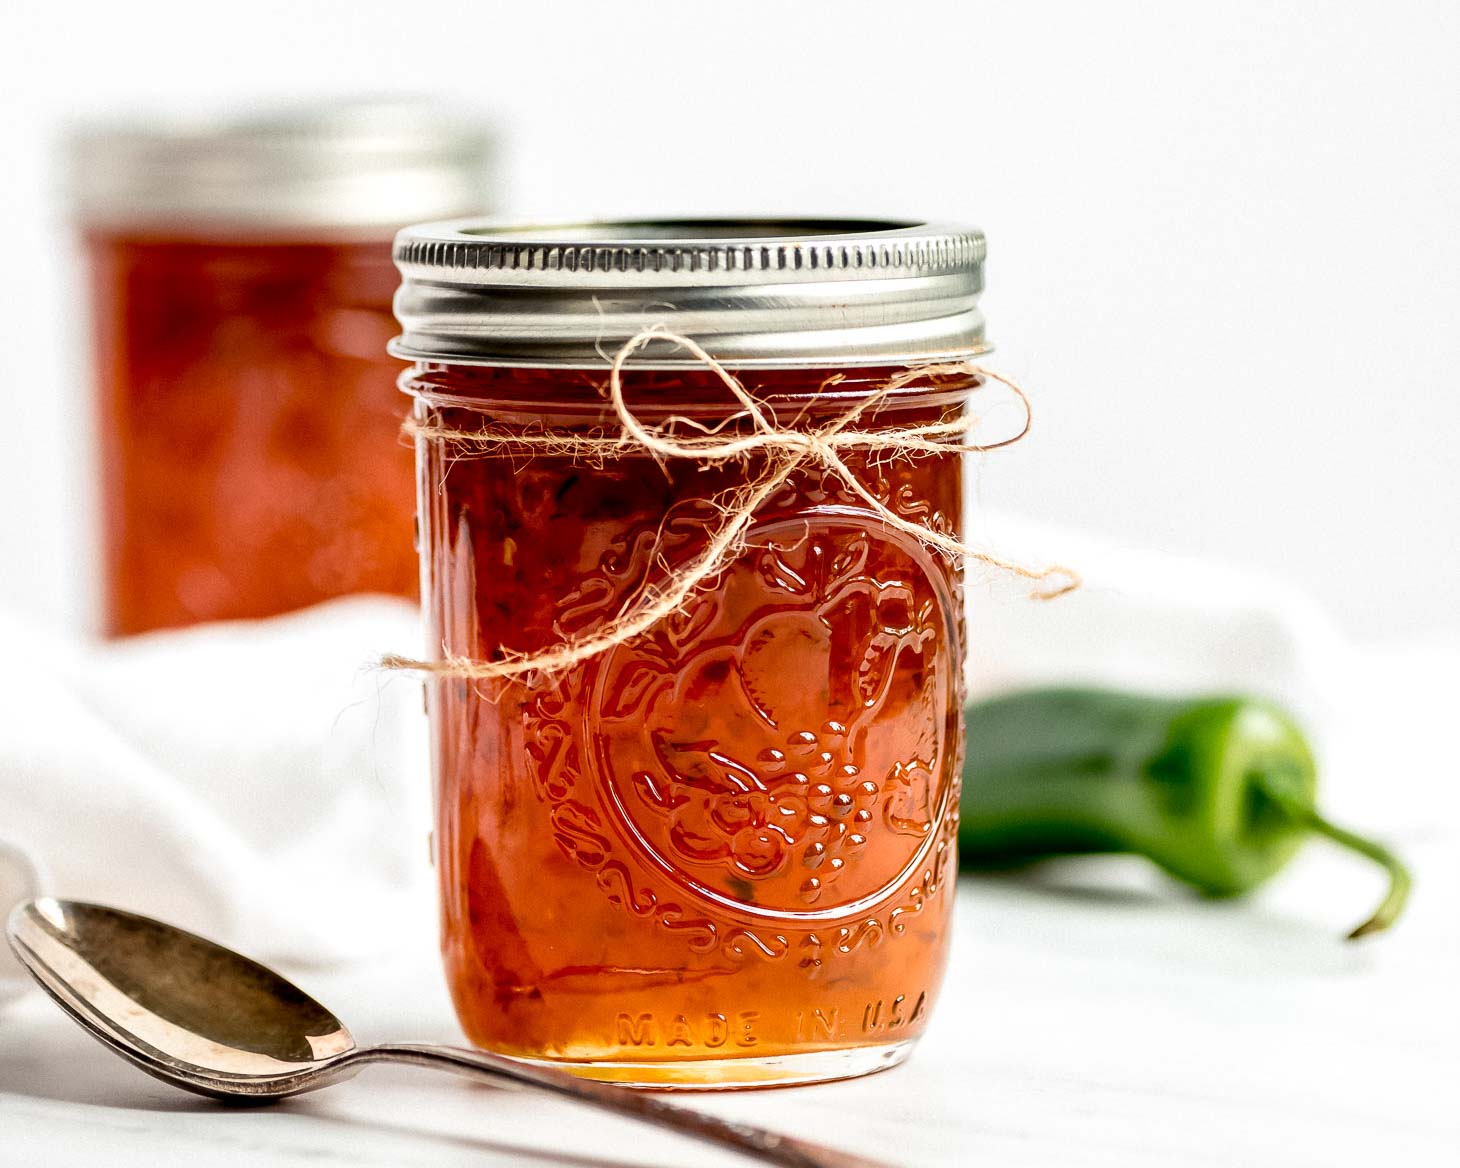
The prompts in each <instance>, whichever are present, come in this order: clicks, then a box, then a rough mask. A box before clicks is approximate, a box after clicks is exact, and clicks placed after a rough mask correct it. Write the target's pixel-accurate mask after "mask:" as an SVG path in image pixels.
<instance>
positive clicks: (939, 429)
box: [381, 325, 1080, 680]
mask: <svg viewBox="0 0 1460 1168" xmlns="http://www.w3.org/2000/svg"><path fill="white" fill-rule="evenodd" d="M654 341H668V342H671V343H673V344H675V345H678V346H679V347H680V348H682V349H685V350H686V351H688V352H689V353H690V354H691V355H693V356H694V357H695V358H696V359H697V360H699V361H701V362H702V363H703V364H704V365H705V367H706V368H708V369H710V370H712V371H713V372H714V374H715V375H716V376H717V377H718V378H719V379H720V381H721V382H722V383H723V384H724V385H725V387H726V388H727V389H728V390H729V391H730V392H731V394H733V395H734V397H735V400H736V401H737V402H739V404H740V406H741V412H740V413H739V414H737V415H735V417H733V418H731V419H727V420H726V421H725V422H722V423H720V424H719V425H717V426H714V427H707V426H705V425H703V424H701V423H698V422H695V421H693V420H692V419H687V418H674V419H670V420H669V421H668V422H666V423H665V424H663V425H657V426H651V425H646V424H645V423H644V422H642V421H641V420H640V419H639V418H638V416H637V415H636V414H635V413H634V411H633V410H632V409H631V408H630V406H629V404H628V402H627V400H626V399H625V396H624V386H623V370H624V366H625V364H626V363H627V362H628V360H629V358H630V357H632V356H633V355H634V354H635V353H637V352H638V351H639V350H640V349H642V348H644V347H645V346H646V345H648V344H650V343H651V342H654ZM950 375H964V376H968V375H973V376H976V377H978V378H979V379H980V383H981V384H987V383H988V382H990V381H993V382H997V383H999V384H1000V385H1003V386H1005V387H1006V388H1007V389H1009V390H1010V391H1011V392H1012V393H1013V394H1014V396H1015V397H1017V398H1018V399H1019V402H1020V404H1021V405H1023V407H1024V425H1023V426H1022V427H1021V428H1020V430H1019V432H1018V433H1017V434H1015V435H1013V436H1012V437H1009V438H1005V439H1002V440H1000V441H998V442H993V443H989V444H986V445H978V444H974V443H969V442H963V441H960V440H959V437H960V435H962V434H964V433H966V432H967V430H968V428H969V424H970V423H969V422H968V421H967V420H965V419H962V418H958V419H953V420H951V421H947V422H932V423H927V424H923V425H914V426H901V427H893V428H881V429H857V430H853V429H851V428H850V427H851V426H853V425H854V424H855V423H856V422H857V421H858V420H859V419H860V418H861V417H862V416H863V415H864V414H866V413H867V411H868V410H870V409H872V408H873V407H874V406H876V405H877V404H879V403H880V402H881V401H883V400H884V399H885V398H886V397H887V396H888V395H889V394H891V393H893V392H895V391H896V390H899V389H903V388H905V387H907V386H908V385H911V384H914V383H916V382H918V381H923V380H925V379H928V378H935V377H940V376H950ZM608 399H609V404H610V405H611V406H612V407H613V411H614V415H615V416H616V418H617V420H618V423H619V427H620V432H619V433H618V434H617V435H582V434H565V433H554V432H545V433H534V434H520V433H518V434H508V433H501V432H493V431H490V430H478V431H470V430H456V429H452V428H449V427H441V426H430V425H421V424H419V423H416V422H414V421H411V422H407V423H406V429H407V430H408V431H409V432H411V433H414V434H416V435H417V436H424V437H430V438H436V439H442V440H449V441H457V442H462V443H466V444H468V445H474V446H477V447H479V448H481V449H487V450H492V449H497V450H507V449H515V450H524V451H528V452H532V453H550V454H557V455H567V456H571V457H576V458H586V459H591V460H595V461H599V460H603V459H606V458H613V457H621V456H623V455H624V454H626V453H632V452H639V453H648V454H651V455H653V456H654V457H655V458H656V459H661V460H669V459H682V458H688V459H693V460H695V461H697V462H699V463H700V464H702V465H716V464H719V463H724V462H730V461H735V460H746V459H748V458H750V457H751V456H760V457H761V458H762V459H763V460H764V462H765V469H764V471H762V472H761V473H760V474H758V475H756V476H755V477H753V478H752V479H751V480H750V481H748V482H746V483H744V484H743V485H741V486H739V487H737V488H735V489H734V490H732V491H730V492H729V493H728V494H727V495H726V496H724V497H723V499H722V500H720V501H718V504H717V505H718V507H719V509H720V511H721V513H722V514H723V515H724V517H725V519H724V522H723V523H722V524H720V526H719V527H718V528H716V529H715V530H714V531H712V533H711V535H710V538H709V540H708V541H707V542H706V544H705V546H704V548H703V549H702V550H701V551H700V552H699V553H698V554H697V555H696V556H694V558H693V559H691V560H690V561H689V562H688V563H686V564H683V565H681V566H680V567H678V568H676V569H674V570H673V571H672V572H670V573H669V575H668V576H667V577H666V578H665V579H664V580H662V581H660V582H657V583H651V584H648V585H646V586H645V587H644V588H642V589H640V590H639V592H638V593H637V594H636V596H635V600H634V602H633V603H632V604H631V605H630V606H629V607H627V608H625V609H624V610H623V611H622V612H620V613H619V614H618V615H617V616H616V617H614V618H613V619H612V620H610V621H608V622H607V623H605V624H603V625H601V626H600V627H599V628H597V629H596V630H594V631H592V632H591V633H588V634H585V635H582V636H577V637H569V638H566V639H564V640H563V641H562V642H561V643H559V644H558V645H556V646H554V647H552V648H550V649H546V650H543V651H542V652H538V653H506V654H504V655H503V657H502V659H501V660H497V661H480V660H477V659H475V658H470V657H460V656H446V657H444V658H442V659H441V660H436V661H416V660H412V659H410V658H405V657H397V656H389V657H385V658H383V659H382V661H381V664H382V665H384V666H385V667H386V668H390V669H411V670H418V671H421V672H424V673H431V674H435V675H438V676H447V677H460V678H470V679H473V680H492V679H504V678H518V677H522V676H524V675H527V674H553V673H557V672H560V671H562V670H564V669H568V668H571V667H572V666H574V665H578V664H581V663H582V662H584V661H587V660H589V659H590V658H592V657H596V656H598V655H599V654H600V653H604V652H606V651H607V650H609V649H612V648H614V647H615V646H617V645H622V644H623V643H624V642H626V641H630V640H632V639H633V638H635V637H637V636H639V635H640V634H641V633H645V632H647V631H648V630H649V629H651V628H653V627H654V626H655V625H657V624H658V623H659V622H660V621H662V620H665V619H666V618H667V617H670V616H672V615H673V614H674V613H676V612H679V611H681V610H682V609H683V607H684V606H685V604H686V603H688V601H689V600H690V598H691V597H692V596H693V595H694V594H695V593H696V592H697V591H698V590H699V589H701V588H702V587H704V586H705V584H706V583H708V582H709V581H711V580H713V579H714V578H715V577H717V576H718V575H719V574H720V573H721V572H722V571H723V570H724V569H725V568H727V567H728V566H729V565H730V563H731V562H732V561H734V559H735V558H736V557H737V556H738V555H739V554H740V552H741V551H742V550H743V548H744V546H745V538H746V535H747V534H748V532H749V530H750V527H751V526H752V524H753V523H754V522H755V518H756V515H757V513H758V511H759V509H760V507H761V506H762V505H763V504H764V503H765V502H766V501H767V500H769V499H770V498H772V497H773V496H774V495H775V493H776V492H777V491H778V490H780V489H781V487H783V486H784V485H785V484H786V482H787V481H788V480H789V479H790V478H791V476H792V475H793V474H795V473H796V472H797V471H799V470H801V469H803V468H804V467H807V466H820V467H821V468H822V469H824V470H825V471H827V472H829V473H830V474H832V475H834V476H835V477H836V478H837V479H839V480H840V481H841V482H842V483H843V484H845V486H846V487H847V489H848V490H850V491H851V492H852V493H853V494H854V495H855V496H856V497H857V498H859V499H861V500H862V502H863V503H865V504H866V506H867V508H868V509H869V510H870V511H872V512H873V513H874V514H875V515H876V516H877V517H878V518H879V519H880V520H881V521H882V522H883V523H885V524H886V525H887V526H888V527H892V528H895V529H896V530H898V531H902V532H905V533H906V534H908V535H911V536H913V537H914V538H915V539H917V540H918V541H919V542H921V543H922V544H924V545H925V546H926V547H929V548H931V549H933V550H935V551H938V552H942V553H943V554H945V555H947V556H950V557H953V558H955V559H959V560H965V561H966V560H973V561H976V562H978V563H981V564H985V565H987V566H988V567H991V568H995V569H997V570H999V571H1002V572H1007V573H1010V574H1011V575H1015V576H1019V577H1022V578H1023V579H1026V580H1029V581H1032V582H1033V583H1034V584H1035V585H1036V587H1035V588H1034V589H1033V590H1032V591H1031V592H1030V594H1029V595H1030V597H1031V598H1032V599H1035V600H1053V599H1054V598H1055V597H1058V596H1063V595H1065V594H1066V593H1067V592H1072V591H1074V590H1075V589H1076V588H1078V587H1079V586H1080V577H1079V575H1078V574H1077V573H1076V572H1075V571H1073V570H1072V569H1070V568H1066V567H1063V566H1061V565H1052V566H1049V567H1045V568H1031V567H1028V566H1026V565H1024V564H1020V563H1017V562H1016V561H1013V560H1008V559H1004V558H1002V557H1000V556H996V555H993V554H992V553H991V552H988V551H985V550H983V549H981V548H977V547H972V546H970V545H969V544H966V543H964V542H963V541H962V540H960V539H957V538H955V537H954V536H952V535H948V534H947V533H945V532H941V531H938V530H936V529H935V528H933V527H931V526H929V525H927V524H925V523H919V522H916V521H914V520H910V519H906V518H904V517H903V516H901V515H898V514H897V513H896V512H895V511H893V510H892V509H891V508H890V507H888V506H887V505H886V504H885V503H883V502H882V500H880V499H878V498H877V496H876V495H875V494H873V493H872V492H871V491H870V490H869V489H868V488H867V487H866V485H865V484H864V483H863V482H862V481H861V479H860V478H858V477H857V474H856V473H855V472H854V471H853V470H852V468H851V467H849V466H848V465H847V463H846V461H845V460H844V458H843V454H844V453H846V452H849V451H857V450H871V451H885V452H887V453H889V454H892V455H899V454H912V455H915V454H979V453H984V452H986V451H990V450H998V449H999V448H1001V447H1004V446H1011V445H1013V444H1014V443H1015V442H1018V441H1019V440H1020V439H1022V438H1023V437H1024V436H1025V435H1026V434H1027V433H1028V432H1029V426H1030V421H1031V415H1030V408H1029V398H1028V396H1027V395H1026V394H1025V393H1024V391H1023V389H1021V388H1020V387H1019V386H1018V385H1017V384H1016V383H1015V382H1014V381H1013V380H1012V379H1011V378H1008V377H1005V376H1004V375H1002V374H1000V373H996V372H994V371H993V370H991V369H986V368H984V367H983V366H981V365H977V364H975V363H973V362H970V361H950V362H943V363H939V364H929V365H919V366H914V367H911V368H908V369H904V370H902V371H901V372H899V373H897V374H896V375H895V376H893V377H891V378H889V379H888V380H887V381H886V382H884V383H883V384H882V385H880V386H879V387H878V388H877V389H876V390H874V391H873V392H872V393H870V394H868V395H867V396H865V397H863V398H861V399H860V400H859V401H857V402H856V404H854V405H853V406H852V407H851V408H850V409H848V410H846V411H845V412H844V413H842V414H841V415H839V416H838V417H836V418H834V419H833V420H832V421H830V422H828V423H826V424H825V425H821V426H815V427H810V428H805V429H783V428H781V427H779V426H777V425H776V424H775V422H774V421H773V420H772V419H771V418H770V417H769V416H768V415H767V413H766V411H765V409H764V407H763V406H762V404H761V403H760V402H757V401H756V400H755V398H754V397H753V396H751V394H750V393H749V391H747V390H746V388H745V386H744V385H742V384H741V383H740V381H739V379H738V378H736V377H735V375H734V374H732V373H731V372H730V371H729V370H728V369H726V368H725V367H724V366H723V365H721V364H720V362H719V361H717V360H716V359H715V358H714V357H712V356H711V355H710V354H709V353H707V352H706V351H705V350H704V348H702V347H701V346H700V345H699V344H698V343H696V342H695V341H693V340H691V339H690V338H689V337H684V336H680V335H678V334H677V333H673V332H670V331H669V330H668V329H667V328H665V327H664V326H663V325H654V326H652V327H650V328H646V329H643V330H641V331H640V332H638V333H636V334H635V335H634V336H632V337H630V338H629V340H628V341H626V342H625V343H624V345H623V347H622V348H620V349H619V350H618V351H617V352H616V353H615V354H614V355H613V359H612V361H611V363H610V366H609V379H608ZM737 419H745V420H748V421H749V422H750V424H751V432H750V433H749V434H743V435H741V434H729V435H727V434H725V433H724V432H723V431H724V428H725V426H727V425H728V424H730V422H733V421H735V420H737ZM676 423H677V424H679V425H681V426H689V427H691V428H693V429H694V430H697V431H698V433H697V434H694V435H691V436H681V435H679V434H677V433H675V432H674V431H673V429H672V427H673V426H674V425H675V424H676ZM1039 585H1044V587H1040V586H1039Z"/></svg>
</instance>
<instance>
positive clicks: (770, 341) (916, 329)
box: [391, 219, 988, 369]
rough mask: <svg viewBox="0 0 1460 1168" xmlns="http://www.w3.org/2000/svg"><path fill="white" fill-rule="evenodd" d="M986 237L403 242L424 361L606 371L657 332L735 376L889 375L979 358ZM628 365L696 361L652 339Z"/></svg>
mask: <svg viewBox="0 0 1460 1168" xmlns="http://www.w3.org/2000/svg"><path fill="white" fill-rule="evenodd" d="M984 253H985V245H984V236H983V233H982V232H981V231H978V230H976V229H974V228H966V227H955V226H948V225H945V224H936V223H918V222H909V221H897V220H857V219H805V220H798V219H708V220H649V221H642V222H605V223H583V224H569V225H562V226H513V225H508V224H504V223H493V222H483V221H460V222H447V223H427V224H422V225H421V226H418V227H407V228H406V229H405V230H404V231H402V232H401V233H400V234H399V235H397V236H396V243H395V262H396V266H397V267H398V268H399V269H400V272H401V276H402V284H401V287H400V290H399V291H398V292H397V293H396V300H395V312H396V317H397V318H398V319H399V320H400V323H401V327H402V330H403V331H402V334H401V336H400V338H399V339H398V340H397V341H396V342H395V343H394V344H393V345H392V347H391V351H392V352H394V353H395V354H396V355H397V356H399V357H405V358H408V359H413V360H419V361H441V362H448V363H457V364H476V365H522V366H533V365H560V366H567V367H572V368H600V369H601V368H602V367H603V366H604V365H605V364H606V363H607V361H608V359H609V358H610V357H611V355H612V354H613V352H614V351H615V350H616V349H618V348H619V347H620V346H622V345H623V343H624V342H625V341H626V340H628V339H629V338H630V337H632V336H633V335H634V334H635V333H637V332H639V331H640V330H642V329H644V328H647V327H650V326H652V325H663V326H664V327H665V328H667V329H668V330H670V331H672V332H674V333H678V334H680V335H682V336H686V337H690V338H692V339H693V340H695V341H697V342H698V343H699V344H700V345H701V346H703V347H704V348H705V349H706V350H707V351H708V352H710V353H711V354H712V355H714V356H715V357H716V358H717V359H718V360H720V361H723V362H725V363H726V364H727V365H733V366H736V367H740V368H776V367H795V366H810V367H816V366H822V367H825V366H856V365H895V364H903V363H907V362H913V361H927V360H936V359H939V358H945V357H946V358H954V357H966V356H968V355H970V354H976V353H981V352H984V351H986V350H987V348H988V346H987V344H986V343H985V341H984V322H983V315H982V313H981V312H980V311H979V308H978V297H979V294H980V293H981V292H982V291H983V264H984ZM634 364H635V365H636V366H652V367H660V368H673V367H676V366H688V365H695V364H699V362H698V361H697V360H696V358H695V357H693V356H692V355H691V354H689V353H687V352H685V351H684V350H683V349H682V348H680V347H678V346H675V345H674V344H672V343H671V342H668V341H665V342H657V341H656V342H651V344H650V345H649V346H648V347H646V348H645V349H643V350H641V351H640V352H639V353H637V354H636V355H635V357H634Z"/></svg>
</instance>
